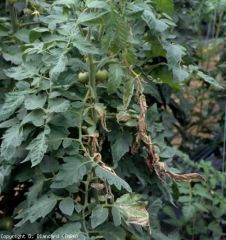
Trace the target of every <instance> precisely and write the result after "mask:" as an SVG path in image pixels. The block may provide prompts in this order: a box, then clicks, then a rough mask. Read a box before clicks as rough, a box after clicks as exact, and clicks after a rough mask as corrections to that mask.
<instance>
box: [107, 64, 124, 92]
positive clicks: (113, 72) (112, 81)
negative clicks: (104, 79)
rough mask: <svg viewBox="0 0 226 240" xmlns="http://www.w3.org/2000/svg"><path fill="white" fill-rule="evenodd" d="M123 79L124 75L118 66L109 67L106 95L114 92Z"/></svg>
mask: <svg viewBox="0 0 226 240" xmlns="http://www.w3.org/2000/svg"><path fill="white" fill-rule="evenodd" d="M124 77H125V74H124V71H123V69H122V68H121V65H120V64H117V63H115V64H110V65H109V78H108V94H112V93H115V92H116V90H117V89H118V87H119V86H120V84H121V82H122V80H123V78H124Z"/></svg>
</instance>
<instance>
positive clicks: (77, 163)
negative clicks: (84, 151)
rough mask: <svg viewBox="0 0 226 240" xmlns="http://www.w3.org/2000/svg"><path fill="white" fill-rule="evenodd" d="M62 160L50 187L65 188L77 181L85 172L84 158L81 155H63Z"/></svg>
mask: <svg viewBox="0 0 226 240" xmlns="http://www.w3.org/2000/svg"><path fill="white" fill-rule="evenodd" d="M64 161H65V163H64V164H62V165H61V166H60V170H59V172H58V173H57V175H56V176H55V177H54V179H53V183H52V185H51V187H52V188H65V187H67V186H69V185H72V184H73V183H77V182H79V181H80V180H82V179H83V176H84V175H85V174H86V170H87V169H86V166H85V161H86V159H85V158H84V157H83V156H81V155H78V154H77V155H75V156H73V157H65V158H64Z"/></svg>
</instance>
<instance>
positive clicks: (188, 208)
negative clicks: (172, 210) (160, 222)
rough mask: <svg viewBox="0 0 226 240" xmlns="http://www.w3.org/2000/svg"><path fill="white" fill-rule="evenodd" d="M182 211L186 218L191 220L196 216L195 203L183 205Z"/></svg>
mask: <svg viewBox="0 0 226 240" xmlns="http://www.w3.org/2000/svg"><path fill="white" fill-rule="evenodd" d="M182 212H183V216H184V220H185V221H186V222H188V221H189V220H191V218H193V217H194V215H195V212H196V210H195V207H194V206H193V205H191V204H189V205H185V206H183V208H182Z"/></svg>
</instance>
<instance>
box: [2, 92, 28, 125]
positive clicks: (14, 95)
mask: <svg viewBox="0 0 226 240" xmlns="http://www.w3.org/2000/svg"><path fill="white" fill-rule="evenodd" d="M25 95H26V91H22V92H10V93H7V94H6V99H5V103H4V104H3V106H2V108H1V109H0V121H2V120H5V119H7V118H9V117H10V116H11V115H12V114H13V113H14V112H15V110H16V109H17V108H18V107H20V105H21V104H22V103H23V102H24V99H25Z"/></svg>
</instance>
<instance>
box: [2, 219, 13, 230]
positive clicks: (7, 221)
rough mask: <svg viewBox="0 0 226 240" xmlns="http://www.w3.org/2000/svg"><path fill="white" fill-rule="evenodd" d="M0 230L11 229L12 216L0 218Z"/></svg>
mask: <svg viewBox="0 0 226 240" xmlns="http://www.w3.org/2000/svg"><path fill="white" fill-rule="evenodd" d="M0 229H1V230H12V229H13V218H11V217H9V216H5V217H3V218H2V219H1V220H0Z"/></svg>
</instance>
